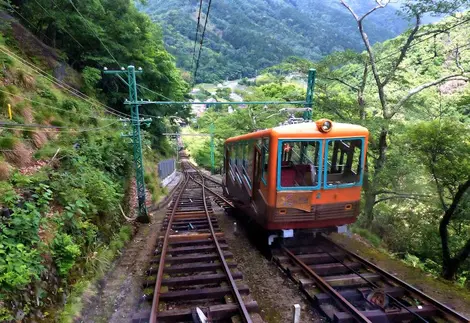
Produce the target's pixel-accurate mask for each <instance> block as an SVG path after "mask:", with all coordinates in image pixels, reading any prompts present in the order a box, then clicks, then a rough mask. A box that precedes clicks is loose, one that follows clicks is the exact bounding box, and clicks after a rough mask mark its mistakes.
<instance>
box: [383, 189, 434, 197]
mask: <svg viewBox="0 0 470 323" xmlns="http://www.w3.org/2000/svg"><path fill="white" fill-rule="evenodd" d="M375 194H377V195H380V194H390V195H398V196H401V195H406V196H414V197H432V195H428V194H416V193H400V192H395V191H390V190H380V191H375Z"/></svg>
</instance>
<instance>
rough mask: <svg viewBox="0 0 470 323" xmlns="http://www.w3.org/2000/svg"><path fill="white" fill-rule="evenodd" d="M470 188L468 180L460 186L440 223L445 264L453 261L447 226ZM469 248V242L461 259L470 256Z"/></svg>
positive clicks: (469, 180)
mask: <svg viewBox="0 0 470 323" xmlns="http://www.w3.org/2000/svg"><path fill="white" fill-rule="evenodd" d="M469 188H470V179H467V181H466V182H465V183H463V184H462V185H460V186H459V189H458V191H457V193H456V194H455V196H454V199H453V201H452V204H451V205H450V207H449V208H448V209H447V210H446V211H445V213H444V216H443V217H442V219H441V222H440V223H439V234H440V236H441V243H442V258H443V261H444V264H449V263H450V261H451V257H450V250H449V234H448V232H447V226H448V225H449V222H450V220H451V218H452V216H453V215H454V212H455V210H456V209H457V206H458V205H459V203H460V200H461V199H462V197H463V196H464V194H465V193H466V192H467V190H468V189H469ZM469 247H470V242H467V244H466V245H465V247H464V249H463V250H462V252H461V254H460V255H459V257H462V258H463V257H464V256H465V257H466V256H468V252H469Z"/></svg>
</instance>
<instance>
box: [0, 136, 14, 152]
mask: <svg viewBox="0 0 470 323" xmlns="http://www.w3.org/2000/svg"><path fill="white" fill-rule="evenodd" d="M16 143H18V139H17V138H15V137H12V136H6V137H2V138H0V149H7V150H8V149H13V148H15V144H16Z"/></svg>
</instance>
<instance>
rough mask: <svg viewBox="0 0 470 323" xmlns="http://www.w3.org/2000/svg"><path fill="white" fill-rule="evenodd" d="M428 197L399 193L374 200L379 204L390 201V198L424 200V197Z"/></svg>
mask: <svg viewBox="0 0 470 323" xmlns="http://www.w3.org/2000/svg"><path fill="white" fill-rule="evenodd" d="M426 198H429V197H424V196H415V195H413V194H399V195H394V196H388V197H383V198H380V199H378V200H376V201H375V202H374V205H375V204H378V203H380V202H385V201H388V200H397V199H406V200H415V201H420V200H423V199H426Z"/></svg>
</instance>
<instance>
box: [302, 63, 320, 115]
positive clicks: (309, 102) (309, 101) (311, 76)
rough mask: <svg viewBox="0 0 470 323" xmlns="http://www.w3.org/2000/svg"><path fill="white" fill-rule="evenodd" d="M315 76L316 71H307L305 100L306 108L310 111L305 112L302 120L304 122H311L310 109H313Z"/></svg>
mask: <svg viewBox="0 0 470 323" xmlns="http://www.w3.org/2000/svg"><path fill="white" fill-rule="evenodd" d="M316 76H317V71H316V70H314V69H311V70H309V71H308V81H307V98H306V100H305V101H306V104H305V107H306V108H310V111H305V112H304V115H303V118H304V120H312V116H313V113H312V108H313V93H314V90H315V78H316Z"/></svg>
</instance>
